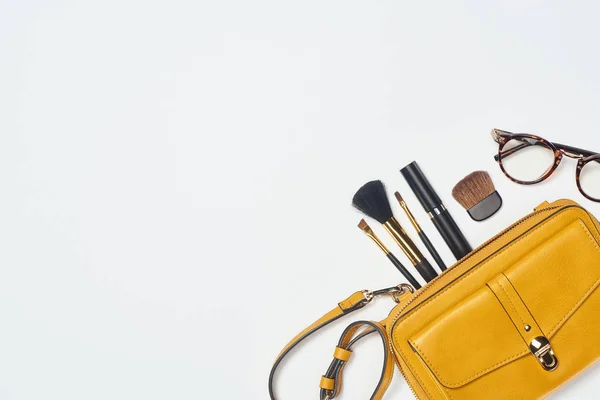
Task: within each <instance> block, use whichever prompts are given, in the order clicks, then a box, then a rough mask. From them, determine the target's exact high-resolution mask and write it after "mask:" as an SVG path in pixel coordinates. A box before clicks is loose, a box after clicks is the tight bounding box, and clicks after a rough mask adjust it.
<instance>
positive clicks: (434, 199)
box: [400, 161, 473, 260]
mask: <svg viewBox="0 0 600 400" xmlns="http://www.w3.org/2000/svg"><path fill="white" fill-rule="evenodd" d="M400 172H401V173H402V176H404V179H405V180H406V182H407V183H408V185H409V186H410V188H411V189H412V191H413V193H414V194H415V196H417V199H418V200H419V202H420V203H421V205H422V206H423V208H424V209H425V211H426V212H427V214H429V218H431V221H432V222H433V224H434V225H435V227H436V228H437V230H438V232H439V233H440V235H442V238H443V239H444V241H445V242H446V244H447V245H448V247H449V248H450V251H452V254H454V257H456V259H457V260H460V259H461V258H463V257H464V256H466V255H467V254H469V253H470V252H471V251H472V250H473V248H472V247H471V245H470V244H469V242H467V239H466V238H465V236H464V235H463V233H462V232H461V230H460V228H459V227H458V225H456V222H454V219H453V218H452V216H451V215H450V213H449V212H448V210H446V207H444V204H443V203H442V200H440V198H439V196H438V195H437V193H436V192H435V190H434V189H433V187H432V186H431V184H430V183H429V181H428V180H427V178H426V177H425V175H424V174H423V171H421V168H419V165H418V164H417V162H416V161H413V162H412V163H410V164H408V165H407V166H406V167H404V168H402V169H401V170H400Z"/></svg>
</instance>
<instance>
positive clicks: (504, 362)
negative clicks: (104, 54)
mask: <svg viewBox="0 0 600 400" xmlns="http://www.w3.org/2000/svg"><path fill="white" fill-rule="evenodd" d="M546 222H549V221H546ZM578 222H579V224H580V225H581V226H582V228H583V231H584V232H585V233H586V235H587V236H588V237H589V238H590V240H591V242H592V243H593V244H594V247H595V249H596V251H600V246H598V243H597V242H596V240H595V239H594V237H593V236H592V235H591V233H590V232H589V230H588V229H587V226H586V225H585V223H584V222H583V221H582V220H581V219H580V218H579V219H578ZM542 225H543V224H542ZM542 225H540V226H539V227H540V228H541V226H542ZM530 233H531V232H530ZM522 239H524V237H523V238H522ZM519 240H521V239H518V240H517V242H518V241H519ZM517 242H514V243H513V244H516V243H517ZM510 246H512V245H509V246H507V247H506V249H505V250H508V248H510ZM500 254H501V252H500V253H498V254H497V255H496V256H498V255H500ZM494 257H495V256H494ZM494 257H492V258H490V259H489V260H488V261H491V260H492V259H493V258H494ZM471 272H474V271H471ZM471 272H469V273H467V274H466V275H465V276H464V277H467V276H468V275H469V274H470V273H471ZM459 281H460V279H459V280H458V281H456V283H458V282H459ZM497 283H498V284H499V285H500V287H501V288H502V290H503V291H504V293H505V294H506V296H507V297H508V293H506V291H505V289H504V287H503V286H502V285H501V284H500V282H499V281H498V282H497ZM598 283H600V278H598V279H597V280H596V281H595V282H594V283H593V284H592V286H591V287H590V288H589V289H588V290H587V292H586V293H585V294H584V295H583V296H582V297H581V298H580V299H579V301H578V302H577V303H576V304H575V305H574V306H573V307H572V308H571V310H569V312H567V314H566V315H565V316H564V317H563V318H562V319H561V320H560V321H559V322H558V323H557V324H556V325H555V326H554V328H552V330H551V331H550V333H549V334H548V336H550V337H551V336H552V335H553V334H554V333H555V329H557V327H559V326H560V325H561V324H562V323H563V322H564V321H565V320H566V319H567V318H568V317H569V316H570V315H571V314H572V312H573V311H574V310H575V309H576V308H578V307H579V305H580V304H581V303H582V302H583V301H585V299H586V298H587V297H588V295H589V293H590V292H591V291H593V290H594V289H595V287H596V286H597V285H598ZM450 288H451V287H448V288H447V289H446V290H449V289H450ZM441 293H442V292H440V293H439V294H438V295H440V294H441ZM436 297H437V295H436V296H434V297H433V298H432V299H431V300H433V299H434V298H436ZM508 299H509V301H510V297H508ZM428 304H429V303H428ZM511 305H512V306H513V308H515V306H514V304H513V303H512V301H511ZM515 311H516V308H515ZM517 315H519V314H518V312H517ZM412 316H414V314H413V315H412ZM412 316H410V317H409V318H411V317H412ZM519 318H521V316H520V315H519ZM407 320H408V318H407ZM521 320H522V318H521ZM410 343H411V344H412V345H413V346H414V347H415V348H416V349H417V350H418V351H419V354H421V355H422V356H423V358H424V359H425V360H426V361H427V363H428V364H430V366H431V368H432V369H433V371H434V372H435V373H436V375H437V377H438V379H440V381H441V382H442V383H444V384H446V385H461V384H463V383H466V382H467V381H469V380H471V379H473V378H477V377H479V376H481V375H484V374H485V373H487V372H488V371H490V370H492V369H494V368H497V367H499V366H501V365H503V364H506V363H508V362H510V361H512V360H514V359H517V358H519V357H521V356H523V355H526V354H527V353H528V351H526V350H525V351H523V352H520V353H519V354H516V355H514V356H511V357H509V358H507V359H505V360H503V361H501V362H499V363H497V364H495V365H493V366H491V367H489V368H487V369H485V370H483V371H481V372H479V373H476V374H475V375H473V376H470V377H469V378H466V379H465V380H463V381H461V382H458V383H454V384H452V383H451V382H448V381H447V380H445V379H443V378H441V377H440V376H439V375H440V373H439V371H438V370H437V369H436V368H435V367H434V366H433V363H432V362H431V360H429V359H428V358H427V356H426V355H425V354H424V353H423V350H422V349H421V348H420V347H419V346H418V345H417V344H416V343H414V342H412V341H411V342H410ZM401 352H402V351H401ZM402 354H403V355H404V353H403V352H402Z"/></svg>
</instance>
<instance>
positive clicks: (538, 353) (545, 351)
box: [529, 336, 558, 371]
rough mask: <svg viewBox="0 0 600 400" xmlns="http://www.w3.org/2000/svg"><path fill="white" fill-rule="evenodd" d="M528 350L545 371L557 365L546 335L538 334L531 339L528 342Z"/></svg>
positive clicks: (551, 369)
mask: <svg viewBox="0 0 600 400" xmlns="http://www.w3.org/2000/svg"><path fill="white" fill-rule="evenodd" d="M529 350H530V351H531V353H532V354H533V355H534V356H535V358H536V359H537V360H538V362H539V363H540V365H541V366H542V368H544V369H545V370H546V371H554V370H555V369H556V367H557V366H558V359H557V358H556V355H555V354H554V351H552V346H550V341H549V340H548V338H547V337H546V336H538V337H536V338H535V339H533V340H532V341H531V343H530V344H529Z"/></svg>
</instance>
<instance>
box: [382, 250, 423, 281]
mask: <svg viewBox="0 0 600 400" xmlns="http://www.w3.org/2000/svg"><path fill="white" fill-rule="evenodd" d="M387 258H388V259H389V260H390V261H391V262H392V264H394V266H395V267H396V268H398V271H400V273H401V274H402V275H404V277H405V278H406V280H407V281H408V283H410V284H411V285H412V287H414V288H415V289H421V284H420V283H419V282H418V281H417V280H416V279H415V278H414V277H413V276H412V275H411V274H410V272H408V270H407V269H406V268H405V267H404V265H402V263H401V262H400V261H398V259H397V258H396V256H394V255H393V254H392V253H387Z"/></svg>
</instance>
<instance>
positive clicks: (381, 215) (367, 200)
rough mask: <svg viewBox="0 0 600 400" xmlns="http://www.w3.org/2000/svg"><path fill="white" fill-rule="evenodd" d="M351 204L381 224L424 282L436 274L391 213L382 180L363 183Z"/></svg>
mask: <svg viewBox="0 0 600 400" xmlns="http://www.w3.org/2000/svg"><path fill="white" fill-rule="evenodd" d="M352 205H354V207H356V208H357V209H358V210H359V211H361V212H363V213H364V214H366V215H368V216H369V217H371V218H373V219H374V220H376V221H378V222H379V223H381V224H382V225H383V227H384V228H385V230H386V231H387V232H388V233H389V234H390V236H391V237H392V238H393V239H394V241H396V243H397V244H398V246H400V248H401V249H402V251H403V252H404V254H406V256H407V257H408V259H409V260H410V262H411V263H412V264H413V265H414V266H415V268H416V270H417V271H418V272H419V274H420V275H421V276H422V277H423V279H425V281H426V282H429V281H430V280H432V279H433V278H435V277H436V276H437V273H436V272H435V270H434V269H433V268H432V267H431V264H429V261H427V259H426V258H425V257H423V254H421V251H419V249H418V248H417V246H415V244H414V242H413V241H412V239H411V238H410V237H409V236H408V235H407V234H406V232H405V231H404V229H402V226H401V225H400V223H399V222H398V221H397V220H396V218H395V217H394V214H392V208H391V207H390V202H389V201H388V198H387V194H386V192H385V186H383V182H381V181H379V180H377V181H371V182H367V183H365V184H364V185H363V186H362V187H361V188H360V189H358V191H357V192H356V194H355V195H354V197H353V198H352Z"/></svg>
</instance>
